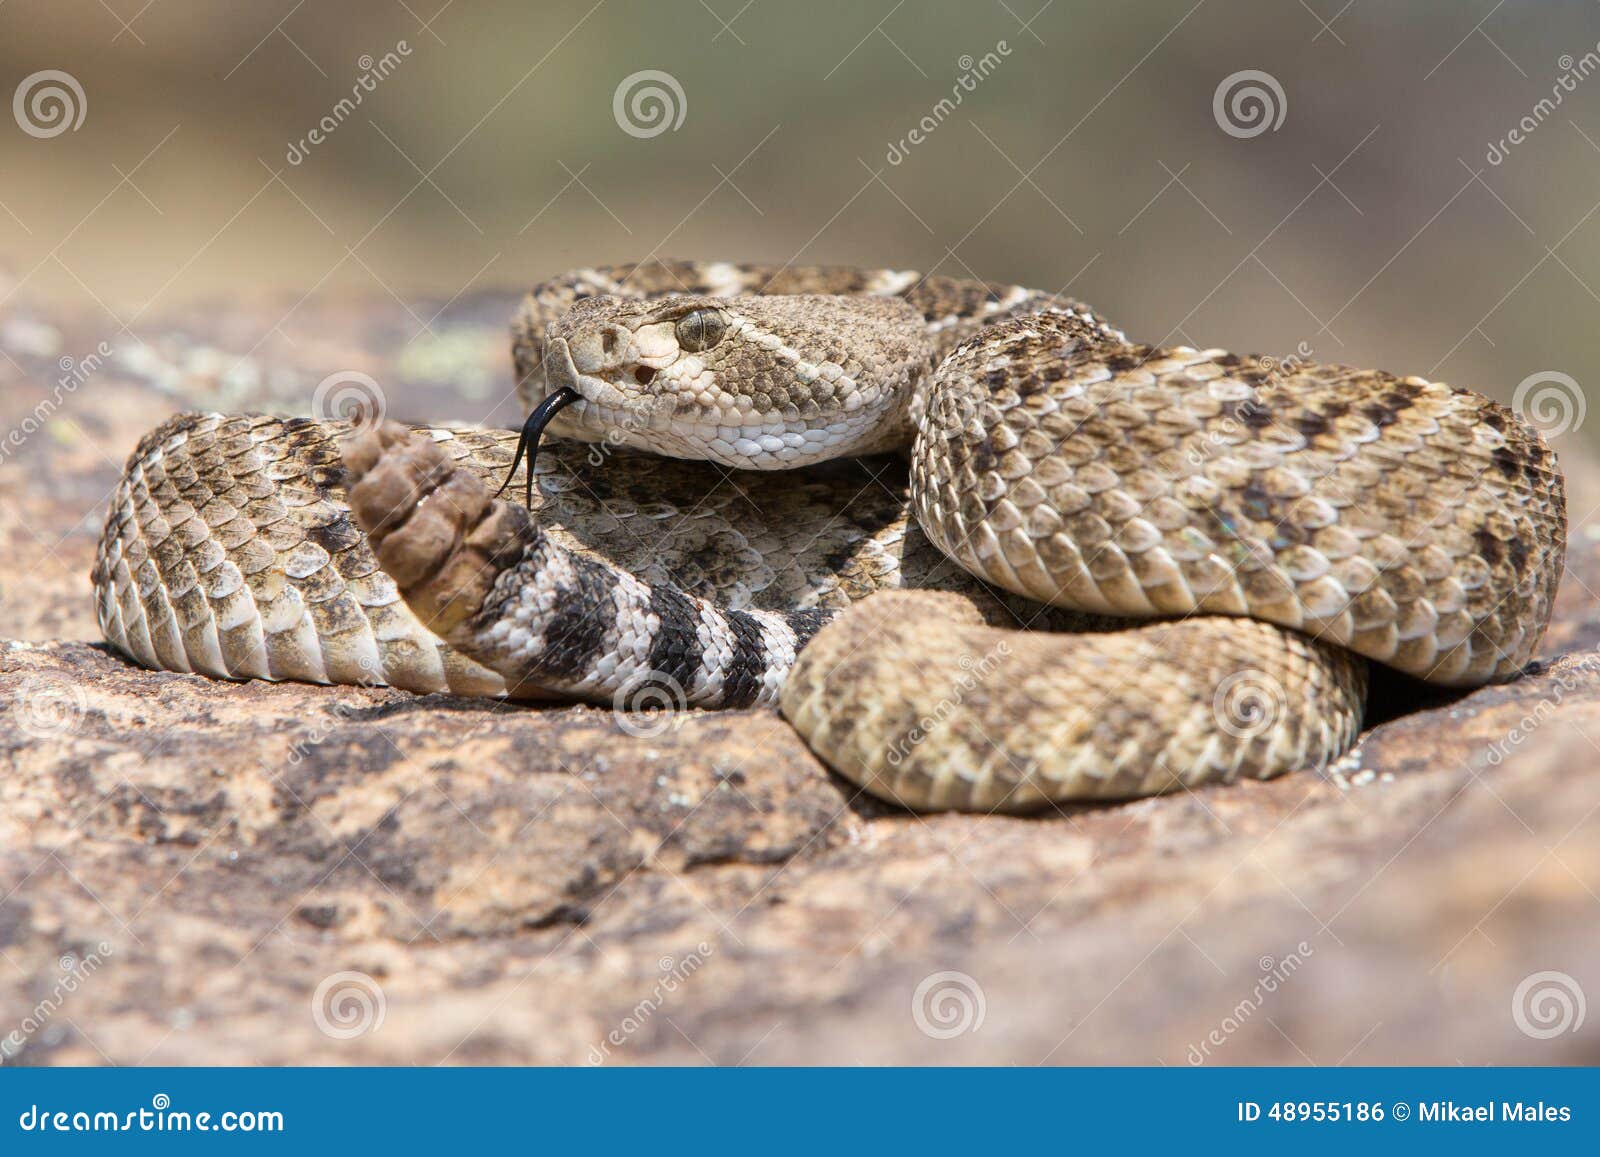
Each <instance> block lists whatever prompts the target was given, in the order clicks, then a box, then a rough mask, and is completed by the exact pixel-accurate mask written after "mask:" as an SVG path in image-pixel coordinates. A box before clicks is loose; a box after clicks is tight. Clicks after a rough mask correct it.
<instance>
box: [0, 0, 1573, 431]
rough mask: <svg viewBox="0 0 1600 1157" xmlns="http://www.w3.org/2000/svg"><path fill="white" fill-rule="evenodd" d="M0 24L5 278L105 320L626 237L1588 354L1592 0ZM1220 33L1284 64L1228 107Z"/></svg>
mask: <svg viewBox="0 0 1600 1157" xmlns="http://www.w3.org/2000/svg"><path fill="white" fill-rule="evenodd" d="M0 30H3V34H0V66H3V69H0V71H3V76H4V79H5V82H6V85H7V88H6V91H7V92H14V91H15V89H16V88H17V86H19V85H23V84H24V82H25V78H28V77H30V76H32V75H33V74H34V73H37V72H39V71H41V70H47V69H49V70H61V71H63V72H66V73H68V74H70V75H71V76H72V77H73V78H74V79H75V80H76V81H77V82H78V84H79V85H80V86H81V88H82V90H83V102H84V103H85V105H86V107H85V108H84V110H83V111H84V117H83V122H82V124H81V126H79V127H78V128H77V129H76V130H72V131H65V132H61V133H59V134H58V135H54V136H42V135H33V134H31V133H29V132H27V131H22V123H21V120H20V119H19V120H18V125H17V129H16V130H13V127H12V125H11V124H10V123H7V124H6V126H5V128H6V131H4V132H0V150H3V155H0V292H3V293H4V294H5V296H6V297H7V298H8V299H15V298H17V297H23V298H25V299H27V300H30V301H33V302H42V303H46V304H47V305H48V306H49V307H50V308H58V309H62V310H67V309H71V310H75V311H77V313H78V315H79V316H83V315H85V314H88V315H93V316H95V317H97V318H99V319H101V320H103V322H104V324H105V325H106V327H107V328H108V330H110V331H111V332H112V333H115V334H123V333H126V334H130V335H133V336H134V337H137V336H138V333H139V329H140V326H141V324H146V323H148V322H149V321H150V320H151V319H154V318H159V317H160V316H161V315H162V314H163V313H164V312H170V311H173V310H176V309H179V308H185V307H192V306H193V305H194V304H195V303H197V302H203V301H207V300H214V299H218V298H231V297H235V296H237V295H239V294H241V293H254V292H256V291H258V290H281V291H285V292H287V293H290V294H292V295H299V294H301V293H305V292H307V291H312V290H315V291H318V292H333V293H341V292H346V291H352V290H355V291H360V292H363V293H367V292H371V293H377V294H380V295H384V296H386V297H387V296H393V297H396V298H399V299H401V300H403V301H408V302H409V301H411V300H413V299H417V298H422V297H427V298H429V299H432V300H436V301H437V300H443V299H448V298H450V297H452V296H453V295H456V294H458V293H462V292H464V291H466V290H468V289H474V288H484V287H492V286H522V285H525V284H527V283H529V282H531V281H533V280H535V279H536V278H539V277H541V276H545V275H548V274H552V273H555V272H558V271H561V270H563V269H566V268H568V267H571V266H574V265H579V264H586V263H591V262H597V261H607V260H620V259H627V258H633V257H640V256H645V255H649V254H661V255H667V256H686V257H717V258H728V259H749V260H766V261H777V262H785V261H795V262H800V263H817V262H844V263H859V264H866V265H889V266H896V267H902V268H914V269H938V270H939V271H941V272H946V273H952V274H964V273H971V274H975V275H981V276H983V277H987V278H991V279H998V280H1007V281H1018V282H1024V283H1028V284H1031V285H1034V286H1039V287H1043V288H1047V289H1052V290H1056V289H1062V288H1067V289H1068V290H1069V292H1071V293H1072V294H1073V295H1075V296H1079V297H1082V298H1084V299H1086V300H1088V301H1091V302H1093V303H1094V304H1096V305H1097V306H1099V307H1100V308H1101V309H1102V310H1103V311H1104V312H1105V313H1106V314H1107V315H1108V316H1110V317H1111V318H1113V319H1114V320H1116V321H1117V322H1118V323H1119V324H1121V325H1122V326H1124V327H1125V328H1126V329H1127V330H1128V332H1129V333H1130V334H1131V335H1133V336H1135V337H1137V338H1139V339H1142V340H1146V341H1151V342H1188V343H1191V344H1201V345H1222V346H1226V347H1229V348H1232V349H1236V350H1240V351H1253V352H1262V353H1272V354H1277V355H1280V356H1282V355H1287V354H1290V353H1293V352H1295V351H1296V350H1297V349H1299V350H1301V351H1302V352H1305V351H1309V352H1310V354H1311V356H1312V357H1314V358H1315V359H1316V360H1320V361H1344V362H1351V363H1355V364H1358V365H1363V366H1382V367H1385V368H1389V369H1393V370H1397V371H1401V372H1410V373H1420V374H1425V375H1429V376H1434V377H1443V378H1446V379H1448V380H1451V381H1454V382H1458V383H1460V384H1464V385H1472V386H1475V387H1477V388H1481V389H1484V390H1486V391H1487V392H1490V393H1494V394H1496V395H1498V396H1500V397H1502V398H1509V397H1510V396H1511V394H1512V392H1513V390H1514V388H1515V386H1516V385H1517V383H1519V382H1520V381H1522V380H1524V379H1525V378H1527V377H1528V375H1530V374H1535V373H1541V372H1551V371H1554V372H1560V373H1564V374H1567V375H1569V376H1570V377H1571V378H1572V379H1574V380H1575V381H1576V382H1577V383H1578V384H1579V387H1580V388H1581V387H1582V386H1583V385H1584V384H1585V383H1587V382H1589V381H1591V380H1593V379H1594V378H1595V376H1596V364H1595V354H1596V339H1595V331H1596V326H1595V323H1594V319H1595V317H1596V307H1597V305H1600V295H1597V293H1596V289H1595V288H1594V287H1596V286H1600V219H1597V218H1596V209H1597V207H1600V75H1593V76H1590V75H1587V74H1584V75H1579V74H1580V73H1583V70H1584V68H1585V65H1584V57H1585V54H1586V53H1597V52H1600V49H1597V47H1596V43H1597V41H1600V7H1597V6H1596V5H1595V4H1594V3H1587V2H1586V3H1580V2H1576V0H1574V2H1571V3H1529V2H1514V3H1503V4H1495V3H1493V2H1492V0H1477V2H1469V3H1410V4H1390V3H1378V2H1377V0H1351V2H1349V3H1345V2H1344V0H1299V2H1283V0H1270V2H1269V0H1254V2H1233V3H1229V2H1224V0H1200V2H1198V3H1197V2H1196V0H1175V2H1168V0H1152V2H1147V3H1140V4H1121V5H1109V4H1104V5H1091V4H1087V3H1081V2H1076V3H1075V2H1069V0H1053V2H1041V0H973V2H970V3H954V2H948V3H933V2H920V0H903V2H900V3H896V2H895V0H867V2H855V3H846V2H824V3H806V4H793V3H782V2H780V0H748V2H747V0H688V2H671V3H667V2H655V3H648V2H642V0H602V2H600V3H595V2H594V0H579V2H577V3H540V4H529V3H526V2H513V0H484V2H471V0H453V2H446V0H360V2H346V3H338V4H333V3H325V2H322V3H319V2H316V0H307V2H302V3H296V2H295V0H265V2H254V3H245V2H243V0H237V2H234V3H213V4H193V3H177V2H175V0H149V2H148V3H146V2H145V0H103V2H100V0H95V2H76V3H59V2H56V0H9V2H8V3H5V4H4V5H3V6H0ZM402 45H403V49H402ZM386 53H392V54H394V55H393V56H392V57H390V63H389V65H388V66H385V65H384V64H383V60H384V56H385V54H386ZM986 54H988V56H987V63H986V61H985V58H986ZM1590 60H1591V62H1597V63H1600V56H1594V57H1591V58H1590ZM645 70H657V71H660V72H665V73H667V74H669V75H670V77H671V78H672V81H673V82H674V83H675V85H676V86H677V88H678V89H679V90H680V91H681V94H682V95H681V98H679V96H678V95H677V93H673V92H671V91H670V89H669V90H668V95H669V99H670V100H671V101H672V102H673V104H674V112H673V114H671V115H672V119H673V121H674V123H675V126H676V127H668V128H666V129H665V130H664V131H661V132H659V133H657V134H656V135H639V134H641V133H645V132H648V131H649V126H645V127H644V128H642V129H641V128H639V127H637V126H635V129H634V132H629V131H626V130H625V128H624V126H623V125H622V124H621V123H619V120H618V118H617V116H616V115H615V113H614V104H615V97H616V94H617V92H618V89H619V86H622V85H623V84H624V82H625V80H626V78H629V77H630V76H632V75H633V74H635V73H638V72H641V71H645ZM1247 70H1250V71H1254V72H1260V73H1266V74H1268V75H1269V76H1270V78H1271V79H1272V80H1273V81H1274V82H1275V83H1276V85H1277V86H1278V88H1279V89H1281V92H1282V98H1281V100H1280V99H1278V97H1277V96H1276V94H1275V93H1272V92H1271V91H1270V89H1268V88H1265V87H1262V88H1261V91H1264V92H1266V93H1267V96H1268V99H1269V101H1270V102H1271V104H1272V106H1273V108H1272V111H1270V112H1269V113H1268V114H1267V115H1268V117H1269V119H1270V120H1271V121H1272V122H1274V123H1273V124H1271V125H1261V124H1256V125H1250V124H1248V123H1245V124H1243V126H1242V127H1240V125H1239V124H1236V123H1234V122H1229V123H1230V125H1231V127H1232V128H1233V131H1231V132H1230V131H1227V129H1226V128H1225V126H1224V124H1223V121H1226V120H1228V117H1229V116H1231V115H1232V114H1229V113H1227V104H1226V101H1225V102H1224V105H1223V108H1224V113H1225V114H1226V115H1224V116H1223V117H1221V118H1220V119H1219V116H1218V114H1217V112H1216V108H1215V98H1216V96H1217V93H1218V89H1219V85H1224V83H1225V82H1226V81H1227V79H1228V78H1229V77H1230V76H1233V74H1236V73H1239V72H1242V71H1247ZM376 71H384V72H387V75H386V76H384V77H383V78H382V79H379V80H376V81H371V80H370V78H371V77H372V75H373V73H374V72H376ZM980 72H982V73H985V75H983V76H982V77H981V79H976V80H974V79H973V77H974V76H975V74H977V73H980ZM1564 75H1565V76H1568V77H1573V76H1576V77H1577V79H1576V81H1575V82H1573V83H1572V85H1571V91H1562V99H1561V103H1560V104H1559V105H1552V106H1551V107H1549V108H1548V109H1543V110H1541V111H1536V106H1537V105H1538V102H1539V101H1540V100H1541V99H1543V98H1549V97H1550V96H1551V94H1552V92H1553V91H1554V90H1555V89H1557V88H1559V87H1560V85H1559V83H1558V81H1559V80H1560V78H1561V77H1563V76H1564ZM363 76H367V77H368V78H369V81H370V91H366V90H363V91H362V99H361V102H360V104H359V106H356V107H353V108H350V107H347V108H346V109H344V110H343V111H340V110H338V109H337V106H338V102H339V101H340V100H341V99H342V98H346V97H349V96H350V95H351V93H352V91H353V90H355V89H359V88H361V78H362V77H363ZM963 76H965V77H967V78H968V86H967V87H966V88H963V87H962V85H961V79H962V77H963ZM1261 83H1262V82H1259V81H1251V80H1250V79H1249V78H1245V79H1244V80H1242V81H1238V82H1236V83H1235V85H1234V88H1237V87H1238V86H1239V84H1244V85H1245V86H1246V87H1249V86H1250V85H1251V84H1256V85H1257V86H1258V87H1260V85H1261ZM955 91H960V92H961V101H960V103H959V105H953V102H952V104H947V105H944V106H941V105H940V101H941V100H942V99H944V98H950V97H952V93H953V92H955ZM1228 91H1229V90H1226V89H1225V91H1224V96H1225V97H1226V95H1227V93H1228ZM624 108H626V104H624ZM13 111H14V112H16V111H17V106H16V105H15V104H14V107H13ZM1256 111H1257V112H1258V113H1259V111H1260V110H1259V109H1258V110H1256ZM677 114H681V122H680V121H678V119H677ZM1279 114H1281V118H1282V119H1281V123H1278V122H1277V116H1278V115H1279ZM19 115H20V114H19ZM28 115H31V114H28ZM324 118H333V120H332V121H331V122H330V123H333V124H334V126H335V127H334V128H333V129H332V131H331V132H329V133H328V134H327V135H326V137H325V139H324V140H323V141H322V142H321V143H311V144H309V145H308V146H307V145H304V144H303V142H305V141H306V138H307V137H308V134H309V133H310V132H311V130H312V129H314V128H316V127H317V126H318V124H319V122H321V121H323V119H324ZM924 118H928V119H929V123H931V124H933V126H934V127H933V128H932V130H931V131H930V132H927V133H926V134H925V137H924V139H923V140H922V141H921V142H920V143H909V142H908V134H909V133H910V131H911V130H912V129H914V128H916V127H917V126H918V125H919V123H920V122H923V121H924ZM1524 118H1535V119H1534V120H1533V121H1532V122H1531V123H1533V125H1534V127H1533V130H1532V131H1531V132H1528V133H1527V134H1526V138H1525V140H1524V141H1523V142H1522V143H1520V144H1513V145H1511V146H1510V147H1509V148H1503V149H1502V152H1503V157H1502V159H1501V160H1500V162H1499V163H1497V164H1491V163H1490V162H1489V160H1487V159H1486V154H1487V153H1488V152H1489V147H1490V144H1491V142H1499V141H1502V140H1503V139H1504V138H1505V137H1506V135H1507V133H1508V132H1509V131H1510V130H1512V129H1514V128H1516V127H1517V126H1518V124H1519V122H1522V121H1523V120H1524ZM624 119H626V118H624ZM1256 128H1260V129H1262V131H1259V132H1255V133H1254V135H1251V132H1252V130H1253V129H1256ZM296 148H298V150H299V152H300V153H302V154H303V155H302V156H299V157H297V158H296V159H297V160H298V163H291V158H290V153H291V152H292V151H294V150H295V149H296ZM891 153H893V154H895V156H894V157H893V158H891ZM902 154H903V155H902ZM892 160H898V163H892ZM292 324H293V323H292V321H291V323H290V326H292ZM286 328H287V327H286ZM248 336H249V335H243V336H242V338H241V340H242V342H243V344H244V345H246V346H248V344H249V341H248ZM285 336H286V337H289V338H291V339H292V336H293V334H292V330H291V332H289V333H287V334H286V335H285ZM1586 433H1592V431H1586Z"/></svg>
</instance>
